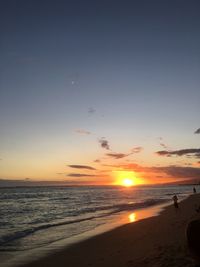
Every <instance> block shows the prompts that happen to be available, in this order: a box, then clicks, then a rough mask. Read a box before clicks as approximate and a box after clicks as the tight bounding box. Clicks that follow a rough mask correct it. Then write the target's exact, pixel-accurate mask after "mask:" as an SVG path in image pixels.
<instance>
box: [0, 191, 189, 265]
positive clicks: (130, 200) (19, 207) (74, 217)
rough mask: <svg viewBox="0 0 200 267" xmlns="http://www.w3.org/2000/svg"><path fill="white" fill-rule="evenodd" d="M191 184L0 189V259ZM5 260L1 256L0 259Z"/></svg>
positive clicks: (85, 228) (92, 225)
mask: <svg viewBox="0 0 200 267" xmlns="http://www.w3.org/2000/svg"><path fill="white" fill-rule="evenodd" d="M191 192H192V186H137V187H130V188H125V187H120V186H79V187H78V186H76V187H69V186H67V187H66V186H62V187H44V186H43V187H16V188H12V187H11V188H0V256H1V258H0V260H1V259H4V258H3V257H2V256H3V255H4V254H5V255H9V259H10V257H11V258H12V257H14V256H16V254H17V255H20V254H21V255H23V254H24V252H26V251H31V250H34V249H36V248H41V249H42V248H45V247H46V246H48V245H50V244H54V243H55V242H58V241H62V240H68V241H70V239H72V238H73V237H75V236H78V235H80V234H81V233H87V232H90V231H91V230H94V229H97V228H98V227H100V226H102V225H106V224H109V223H110V222H111V221H114V220H117V218H118V216H119V215H120V214H122V213H124V212H128V211H129V212H133V211H135V210H139V209H144V208H147V207H150V206H154V205H158V204H161V203H164V202H166V201H169V200H171V199H172V196H173V195H174V194H177V195H178V197H179V198H180V199H182V198H185V197H187V196H188V195H189V194H191ZM4 261H5V262H6V258H5V259H4Z"/></svg>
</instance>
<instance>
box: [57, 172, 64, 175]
mask: <svg viewBox="0 0 200 267" xmlns="http://www.w3.org/2000/svg"><path fill="white" fill-rule="evenodd" d="M56 174H58V175H62V174H64V173H63V172H57V173H56Z"/></svg>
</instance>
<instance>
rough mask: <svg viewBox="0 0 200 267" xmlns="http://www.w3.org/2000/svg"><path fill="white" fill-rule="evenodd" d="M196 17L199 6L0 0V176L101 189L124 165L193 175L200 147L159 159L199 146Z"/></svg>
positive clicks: (199, 34)
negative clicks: (96, 184)
mask: <svg viewBox="0 0 200 267" xmlns="http://www.w3.org/2000/svg"><path fill="white" fill-rule="evenodd" d="M199 13H200V2H199V1H198V0H196V1H194V0H191V1H189V0H188V1H183V0H182V1H181V0H179V1H177V0H173V1H172V0H168V1H165V0H163V1H147V0H146V1H142V0H140V1H139V0H138V1H114V0H113V1H87V0H86V1H81V0H79V1H78V0H77V1H61V0H56V1H55V0H54V1H52V0H48V1H45V0H40V1H39V0H6V1H5V0H2V1H1V3H0V25H1V27H0V35H1V42H0V58H1V60H0V125H1V126H0V158H1V160H0V177H1V178H3V179H25V178H27V177H28V178H31V179H33V180H34V179H36V180H38V179H40V180H41V179H42V180H70V181H71V180H72V181H75V182H77V181H89V182H91V183H92V182H99V183H101V182H102V183H107V182H111V181H113V179H114V178H113V176H112V172H113V170H114V171H115V169H117V170H118V169H119V168H122V166H124V165H125V164H127V163H128V164H137V167H138V166H140V168H144V169H145V171H146V172H148V173H151V170H150V169H148V168H154V171H155V168H157V169H156V172H160V173H159V175H158V176H160V179H158V182H162V181H165V178H166V177H165V176H167V177H168V176H169V180H170V177H171V179H172V180H174V179H177V178H179V179H180V178H183V179H185V178H191V179H193V178H198V177H200V168H199V166H200V164H199V161H200V156H199V154H198V153H199V151H198V150H195V151H192V152H191V151H189V153H185V154H183V155H179V154H180V153H178V154H173V155H172V156H171V154H170V155H169V154H168V155H167V156H163V155H162V156H161V155H160V154H157V153H156V152H157V151H161V150H165V151H170V152H172V151H179V150H183V149H199V147H200V145H199V143H200V135H199V134H198V133H197V134H194V132H195V131H196V130H198V128H199V127H200V119H199V114H200V104H199V101H200V89H199V85H200V75H199V71H200V52H199V47H200V30H199V29H200V16H199ZM84 131H85V132H84ZM102 137H104V140H106V141H107V144H109V149H110V150H109V149H108V148H107V149H106V148H105V147H102V146H101V143H100V142H99V141H100V140H101V138H102ZM160 144H161V145H160ZM136 147H141V149H138V151H137V153H133V154H131V155H129V156H127V157H126V156H125V155H124V157H121V158H118V159H116V158H115V157H114V156H112V155H106V154H108V153H109V154H113V153H123V154H126V155H127V154H129V153H130V151H131V149H133V148H136ZM96 159H100V162H94V160H96ZM68 165H78V167H77V166H76V167H70V166H68ZM79 165H81V166H92V167H93V168H95V169H96V170H95V171H94V170H93V171H91V170H89V169H87V168H80V166H79ZM108 165H111V166H112V167H111V166H108ZM158 167H159V168H179V169H178V170H179V171H182V176H181V177H179V175H177V172H176V171H175V172H174V173H173V174H172V173H170V174H169V173H168V172H167V171H166V169H162V170H161V169H159V171H158ZM184 168H187V169H184ZM188 168H189V169H188ZM128 169H129V170H131V171H137V170H136V169H137V168H136V169H134V167H133V165H132V167H128ZM167 170H168V169H167ZM173 170H174V169H173ZM175 170H177V169H175ZM184 171H186V173H185V175H184ZM189 171H191V173H192V175H189V174H188V172H189ZM193 172H195V175H193ZM58 173H59V174H58ZM95 175H96V176H95ZM153 175H154V174H153V173H151V174H149V175H145V173H143V174H142V176H143V177H144V178H146V179H147V180H148V179H149V181H150V180H151V181H153V178H152V176H153ZM190 176H191V177H190ZM158 178H159V177H158ZM154 182H155V181H154Z"/></svg>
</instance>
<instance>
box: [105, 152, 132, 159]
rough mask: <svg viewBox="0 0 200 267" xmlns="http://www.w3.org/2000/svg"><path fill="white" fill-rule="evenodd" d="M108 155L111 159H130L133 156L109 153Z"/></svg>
mask: <svg viewBox="0 0 200 267" xmlns="http://www.w3.org/2000/svg"><path fill="white" fill-rule="evenodd" d="M106 155H107V156H109V157H111V158H114V159H122V158H125V157H128V156H129V155H131V154H130V153H129V154H124V153H107V154H106Z"/></svg>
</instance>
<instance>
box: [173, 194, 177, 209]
mask: <svg viewBox="0 0 200 267" xmlns="http://www.w3.org/2000/svg"><path fill="white" fill-rule="evenodd" d="M172 199H173V201H174V207H175V208H176V209H178V197H177V195H174V196H173V198H172Z"/></svg>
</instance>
